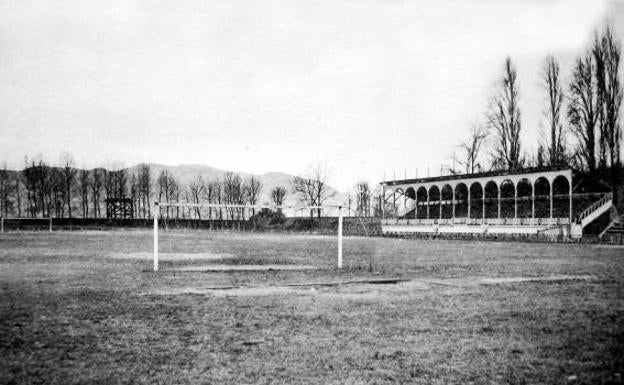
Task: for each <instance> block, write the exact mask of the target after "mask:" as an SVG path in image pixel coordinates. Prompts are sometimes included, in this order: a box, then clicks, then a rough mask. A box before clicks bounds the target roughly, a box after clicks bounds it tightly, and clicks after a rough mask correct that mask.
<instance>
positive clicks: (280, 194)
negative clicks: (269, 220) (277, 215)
mask: <svg viewBox="0 0 624 385" xmlns="http://www.w3.org/2000/svg"><path fill="white" fill-rule="evenodd" d="M285 197H286V187H284V186H275V187H273V189H272V190H271V201H273V204H274V205H275V206H281V205H283V204H284V198H285ZM279 211H281V209H279Z"/></svg>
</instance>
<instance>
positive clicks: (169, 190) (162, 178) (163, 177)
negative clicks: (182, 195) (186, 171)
mask: <svg viewBox="0 0 624 385" xmlns="http://www.w3.org/2000/svg"><path fill="white" fill-rule="evenodd" d="M157 183H158V201H159V202H172V201H173V200H174V199H176V198H177V197H178V196H179V194H178V183H177V182H176V180H175V177H174V176H173V175H171V174H169V173H168V172H167V171H164V170H163V171H161V172H160V175H159V176H158V180H157ZM169 210H170V208H169V207H167V209H166V213H167V218H169ZM177 212H179V211H178V210H176V213H177Z"/></svg>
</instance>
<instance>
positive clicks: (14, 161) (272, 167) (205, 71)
mask: <svg viewBox="0 0 624 385" xmlns="http://www.w3.org/2000/svg"><path fill="white" fill-rule="evenodd" d="M605 20H609V21H611V22H612V24H613V25H615V28H616V33H617V35H618V36H619V37H620V39H621V36H622V32H623V31H621V30H620V28H619V26H620V25H624V6H623V2H622V1H612V0H611V1H606V0H605V1H576V0H573V1H566V0H550V1H537V0H534V1H522V0H516V1H505V2H502V1H497V0H484V1H465V0H454V1H451V0H446V1H435V2H431V1H407V0H343V1H332V0H311V1H308V0H268V1H251V0H235V1H231V0H210V1H199V0H191V1H185V2H175V1H174V2H172V1H164V0H156V1H138V0H136V1H108V0H107V1H105V0H85V1H74V2H69V1H60V2H49V1H43V0H26V1H4V0H0V135H1V137H2V141H1V143H0V162H3V163H6V164H8V166H9V167H10V168H17V167H21V166H22V165H23V160H24V156H29V157H34V156H35V157H36V156H40V157H42V158H43V159H44V160H46V161H47V162H49V163H52V164H54V163H56V162H58V160H59V156H60V154H61V153H62V152H65V151H67V152H70V153H71V154H73V156H74V158H75V159H76V163H77V166H79V167H89V168H91V167H96V166H108V165H111V164H113V163H115V164H118V165H119V164H121V165H125V166H131V165H133V164H136V163H140V162H154V163H161V164H170V165H176V164H204V165H209V166H213V167H218V168H222V169H229V170H235V171H244V172H251V173H257V174H261V173H265V172H270V171H280V172H286V173H291V174H297V173H300V172H302V171H303V170H304V169H305V168H306V167H307V166H308V165H310V164H313V163H318V162H323V163H325V164H327V166H328V167H329V169H330V172H331V179H330V183H331V184H332V185H333V186H335V187H337V188H338V189H340V190H342V191H345V190H347V189H349V188H350V187H351V186H352V185H353V183H355V181H356V180H358V179H361V178H365V179H368V180H369V181H370V182H372V183H376V182H378V181H380V180H381V179H382V178H383V176H384V175H385V177H386V179H391V178H392V177H393V175H396V177H397V178H403V176H404V175H407V177H414V176H415V175H416V172H418V176H419V177H424V176H427V173H428V171H427V170H429V175H431V176H435V175H439V173H440V165H441V164H447V165H451V164H452V154H453V152H455V154H456V157H457V158H459V157H461V151H460V150H459V148H458V147H457V145H458V144H459V143H460V142H461V141H463V140H465V139H466V138H467V136H468V131H469V129H470V127H471V126H472V125H473V124H475V123H477V122H482V121H483V120H484V115H485V112H486V111H487V106H488V101H489V100H490V98H491V96H492V95H493V93H494V92H495V91H496V82H497V81H498V80H499V79H500V77H501V75H502V72H503V63H504V60H505V57H506V56H507V55H509V56H511V58H512V61H513V62H514V64H515V66H516V68H517V70H518V73H519V78H518V80H519V86H520V102H521V104H520V107H521V110H522V125H523V131H522V135H521V138H522V141H523V147H524V149H525V150H527V151H534V150H535V147H536V143H537V140H538V138H539V130H540V127H541V121H542V120H543V118H542V112H543V102H544V98H545V92H544V90H543V89H542V87H541V85H540V79H541V71H542V67H543V62H544V60H545V57H546V55H548V54H553V55H555V57H556V58H557V59H559V61H560V62H561V65H562V75H563V77H564V81H565V82H566V84H567V79H568V78H569V75H570V72H571V64H572V63H573V60H574V58H575V57H576V56H578V55H579V54H581V53H582V52H583V50H584V49H586V47H587V45H588V44H589V41H590V39H591V36H592V32H593V31H594V30H595V28H597V27H600V26H601V25H602V23H604V22H605Z"/></svg>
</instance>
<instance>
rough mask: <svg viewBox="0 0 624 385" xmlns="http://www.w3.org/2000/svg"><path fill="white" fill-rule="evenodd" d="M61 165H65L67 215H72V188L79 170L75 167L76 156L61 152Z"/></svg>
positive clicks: (64, 184)
mask: <svg viewBox="0 0 624 385" xmlns="http://www.w3.org/2000/svg"><path fill="white" fill-rule="evenodd" d="M61 165H62V167H63V188H64V190H63V196H64V198H65V204H66V205H67V215H68V216H69V217H70V218H71V217H72V199H71V195H72V190H73V188H74V183H75V180H76V174H77V173H78V170H77V169H76V167H75V162H74V157H73V156H72V155H71V154H70V153H69V152H65V153H63V154H61Z"/></svg>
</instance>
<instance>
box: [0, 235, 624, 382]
mask: <svg viewBox="0 0 624 385" xmlns="http://www.w3.org/2000/svg"><path fill="white" fill-rule="evenodd" d="M161 245H162V250H161V253H162V254H161V258H162V260H161V266H162V270H161V271H159V272H156V273H154V272H152V271H151V261H150V258H149V256H150V255H151V254H150V251H151V249H150V247H151V238H150V233H149V232H147V231H132V232H123V231H114V232H101V233H99V232H86V233H79V232H58V233H57V232H55V233H51V234H50V233H5V234H2V235H0V288H1V291H2V296H1V300H0V311H1V312H2V314H3V317H2V318H1V319H0V354H1V355H2V357H5V359H4V361H3V364H2V366H3V368H2V370H0V382H2V383H10V382H17V383H20V382H33V380H34V381H43V382H46V383H59V384H60V383H67V379H68V378H72V379H73V381H75V382H76V383H84V382H93V381H96V382H97V381H99V382H111V383H125V382H134V383H197V382H214V383H226V384H238V383H289V384H290V383H323V384H326V383H354V384H355V383H397V382H398V383H406V382H410V383H469V382H471V381H472V382H475V383H483V382H485V383H487V382H493V383H504V382H505V383H509V382H512V383H522V382H527V383H566V382H570V381H579V382H587V383H600V382H603V381H604V382H606V383H608V382H609V381H613V382H615V381H616V380H617V378H618V374H619V375H620V376H621V374H622V373H623V370H624V358H623V357H624V354H623V352H624V333H623V331H622V326H621V325H623V324H624V300H623V298H624V295H623V294H624V274H623V273H624V266H623V264H622V259H621V258H622V253H621V252H622V250H621V248H610V247H603V246H593V245H566V244H534V243H533V244H532V243H528V244H524V243H503V242H463V241H420V240H401V239H385V238H350V237H347V238H345V239H344V266H345V267H344V268H343V269H340V270H339V269H336V266H335V256H336V246H337V245H336V240H335V237H324V236H305V235H284V234H258V233H252V234H250V233H214V232H208V231H203V232H202V231H199V232H182V231H180V232H163V234H162V238H161ZM282 267H283V268H282Z"/></svg>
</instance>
